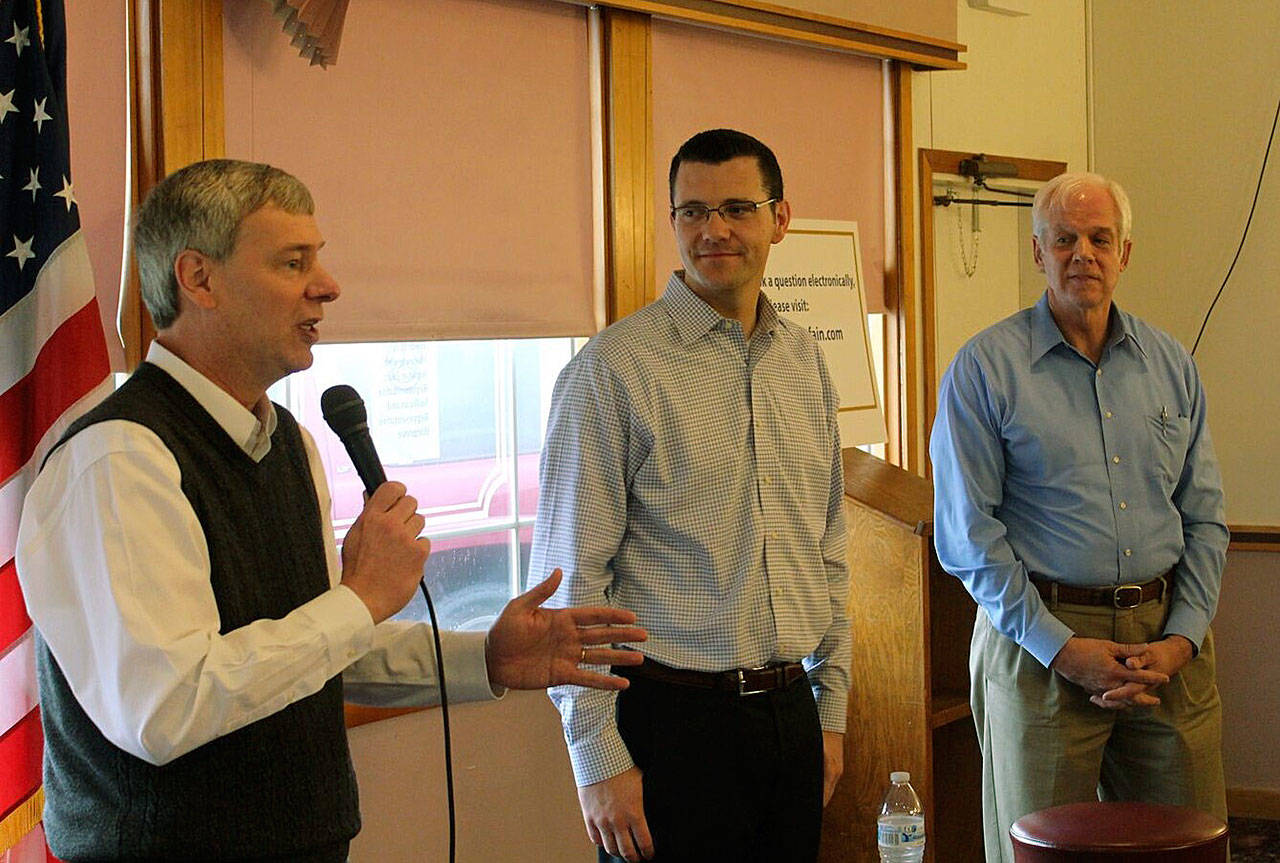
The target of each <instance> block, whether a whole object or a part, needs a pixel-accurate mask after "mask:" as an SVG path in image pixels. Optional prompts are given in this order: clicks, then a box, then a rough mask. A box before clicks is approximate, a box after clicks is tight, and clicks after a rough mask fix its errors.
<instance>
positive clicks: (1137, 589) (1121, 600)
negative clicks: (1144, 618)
mask: <svg viewBox="0 0 1280 863" xmlns="http://www.w3.org/2000/svg"><path fill="white" fill-rule="evenodd" d="M1130 598H1132V599H1130ZM1111 604H1112V605H1114V606H1115V607H1116V608H1121V609H1125V608H1137V607H1138V606H1139V605H1141V604H1142V585H1140V584H1121V585H1118V586H1117V587H1116V588H1115V589H1114V590H1112V591H1111Z"/></svg>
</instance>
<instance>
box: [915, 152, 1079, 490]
mask: <svg viewBox="0 0 1280 863" xmlns="http://www.w3.org/2000/svg"><path fill="white" fill-rule="evenodd" d="M977 155H978V154H977V153H963V152H959V151H957V150H926V149H921V150H920V307H921V308H920V316H921V323H922V324H923V327H922V331H923V332H922V339H923V341H924V345H923V347H924V434H925V439H926V440H927V439H928V436H929V432H930V430H931V429H932V428H933V418H934V414H936V413H937V410H938V371H937V368H936V366H937V353H936V351H937V341H938V335H937V334H938V319H937V308H936V294H935V284H934V279H935V273H936V263H935V261H934V257H933V247H934V237H933V230H934V228H933V210H934V205H933V175H934V174H935V173H937V174H958V173H959V172H960V161H961V160H962V159H972V158H974V157H976V156H977ZM987 158H988V159H991V160H992V161H1000V162H1011V163H1013V164H1014V165H1015V166H1017V168H1018V179H1020V180H1038V181H1041V182H1043V181H1045V180H1051V179H1053V178H1054V177H1056V176H1058V175H1059V174H1061V173H1062V172H1063V171H1065V170H1067V163H1066V162H1054V161H1049V160H1045V159H1026V158H1021V157H1017V156H997V155H993V154H990V153H988V154H987ZM922 462H923V463H924V470H923V471H922V473H923V475H924V476H932V474H933V471H932V469H931V467H930V466H929V464H928V459H927V458H923V454H922Z"/></svg>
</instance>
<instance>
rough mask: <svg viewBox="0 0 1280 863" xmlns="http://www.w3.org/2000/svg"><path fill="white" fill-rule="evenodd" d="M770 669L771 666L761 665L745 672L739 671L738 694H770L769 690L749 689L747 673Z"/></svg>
mask: <svg viewBox="0 0 1280 863" xmlns="http://www.w3.org/2000/svg"><path fill="white" fill-rule="evenodd" d="M768 667H769V666H767V665H759V666H756V667H755V668H748V669H746V670H745V671H744V670H743V669H741V668H739V669H738V694H739V695H759V694H761V693H762V692H768V691H769V690H768V689H748V688H747V671H764V670H766V669H767V668H768Z"/></svg>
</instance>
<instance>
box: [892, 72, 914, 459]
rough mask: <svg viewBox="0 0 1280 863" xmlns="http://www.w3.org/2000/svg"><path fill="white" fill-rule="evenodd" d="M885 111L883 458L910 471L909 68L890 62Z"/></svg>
mask: <svg viewBox="0 0 1280 863" xmlns="http://www.w3.org/2000/svg"><path fill="white" fill-rule="evenodd" d="M889 109H890V110H889V113H890V116H891V117H892V121H893V148H892V155H891V157H889V158H888V159H886V161H888V162H889V163H890V164H892V166H893V184H892V186H891V187H890V188H892V190H893V201H892V212H893V235H894V239H895V243H894V251H895V254H894V259H893V262H894V263H893V267H894V269H893V271H892V272H886V273H885V306H886V308H887V309H888V314H886V315H885V318H884V321H885V332H884V344H885V348H886V350H885V381H884V394H885V398H884V400H885V425H886V430H887V431H888V440H887V441H886V442H885V457H886V461H888V462H889V463H890V464H895V465H898V466H899V467H902V468H905V469H906V470H908V471H911V472H912V473H918V472H919V467H918V466H919V462H920V454H919V452H918V451H917V450H918V447H917V445H916V439H917V437H918V436H917V435H916V433H915V430H916V429H917V428H918V423H919V421H920V418H919V410H918V408H917V407H916V394H917V392H918V384H917V380H916V379H917V373H916V288H915V284H916V268H915V260H916V252H915V244H916V236H915V199H914V197H913V196H912V193H911V186H912V180H913V178H914V176H915V160H914V159H913V158H912V152H913V150H914V143H913V141H912V135H911V122H912V121H911V111H912V108H911V67H910V66H908V65H907V64H905V63H901V62H898V61H893V62H891V63H890V64H889Z"/></svg>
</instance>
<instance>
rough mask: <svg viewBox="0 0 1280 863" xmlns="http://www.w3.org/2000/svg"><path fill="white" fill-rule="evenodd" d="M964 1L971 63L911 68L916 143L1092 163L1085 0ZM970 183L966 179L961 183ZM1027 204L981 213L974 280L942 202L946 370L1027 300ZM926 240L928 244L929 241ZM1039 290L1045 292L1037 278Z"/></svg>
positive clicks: (941, 322) (941, 325)
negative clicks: (998, 6)
mask: <svg viewBox="0 0 1280 863" xmlns="http://www.w3.org/2000/svg"><path fill="white" fill-rule="evenodd" d="M956 6H957V13H958V21H957V35H956V39H957V41H958V42H960V43H962V44H965V45H967V46H968V52H967V53H966V54H964V55H963V56H962V58H961V59H963V60H964V62H965V63H967V64H968V68H967V69H965V70H964V71H960V72H951V71H948V72H917V73H915V74H913V75H912V76H911V78H912V80H911V89H912V107H913V111H914V117H913V120H912V136H913V139H914V142H915V146H916V147H918V148H925V149H936V150H960V151H964V152H971V153H993V154H997V155H1001V156H1016V157H1023V158H1030V159H1051V160H1056V161H1065V162H1067V164H1068V166H1069V167H1070V168H1073V169H1082V168H1084V167H1085V164H1086V161H1087V155H1088V137H1087V128H1088V124H1087V116H1086V99H1085V94H1086V87H1085V78H1086V63H1085V14H1084V13H1085V4H1084V0H1042V2H1038V3H1036V4H1035V7H1034V8H1035V11H1034V13H1033V14H1031V15H1027V16H1025V17H1011V16H1007V15H999V14H996V13H992V12H983V11H980V10H975V9H972V8H970V7H969V5H968V3H966V2H964V0H957V3H956ZM944 179H945V178H944ZM950 179H952V180H958V179H959V178H950ZM965 189H967V187H966V186H961V185H957V191H964V190H965ZM1018 212H1019V211H1017V210H1014V209H1013V208H993V207H989V208H986V209H984V210H983V211H982V212H981V213H980V215H979V218H980V220H981V223H982V238H981V243H980V249H979V264H978V269H977V271H976V272H975V273H974V275H973V276H972V277H971V278H970V277H966V276H965V274H964V271H963V269H962V267H961V262H960V254H959V251H958V240H957V236H956V223H955V219H956V210H955V207H954V206H952V207H948V208H941V207H938V208H935V209H934V211H933V215H934V220H935V231H934V235H935V248H934V254H935V258H934V260H935V262H936V265H937V277H936V279H935V285H934V289H935V303H936V309H937V331H936V341H935V343H934V344H935V346H936V348H937V350H936V354H935V357H936V367H937V371H938V372H941V371H942V370H944V369H945V368H946V367H947V365H948V364H949V363H950V362H951V358H952V356H954V354H955V351H956V349H957V348H959V347H960V345H962V344H963V343H964V342H965V340H966V339H968V338H969V337H970V336H972V335H973V334H974V333H976V332H977V331H978V330H980V329H982V328H983V327H985V326H987V325H988V324H992V323H995V322H996V321H998V320H1000V319H1002V318H1004V317H1006V316H1008V315H1009V314H1011V313H1012V312H1014V311H1016V310H1017V309H1018V308H1019V307H1020V305H1021V303H1022V298H1021V291H1020V282H1019V270H1020V263H1021V262H1022V261H1023V259H1024V258H1025V257H1026V256H1028V255H1030V250H1029V247H1028V246H1027V245H1026V241H1025V239H1024V238H1020V234H1019V230H1018V215H1017V214H1018ZM962 215H963V221H964V225H965V232H964V233H965V240H966V242H971V239H970V236H969V231H968V223H969V208H967V207H966V208H964V211H963V214H962ZM917 216H918V214H917ZM917 229H918V224H917ZM916 248H921V244H920V243H919V242H917V244H916ZM1031 290H1032V291H1033V292H1034V293H1035V294H1036V295H1037V296H1038V293H1039V291H1038V289H1037V288H1035V287H1034V285H1032V286H1031ZM918 294H919V292H917V295H918ZM921 362H923V359H921ZM919 371H920V372H921V373H922V372H923V368H921V369H920V370H919ZM921 380H923V376H921ZM925 397H926V396H925V394H924V393H921V399H922V400H923V399H924V398H925ZM924 434H925V435H927V431H926V432H924ZM924 443H925V440H924V439H922V441H921V445H922V446H923V445H924Z"/></svg>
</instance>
